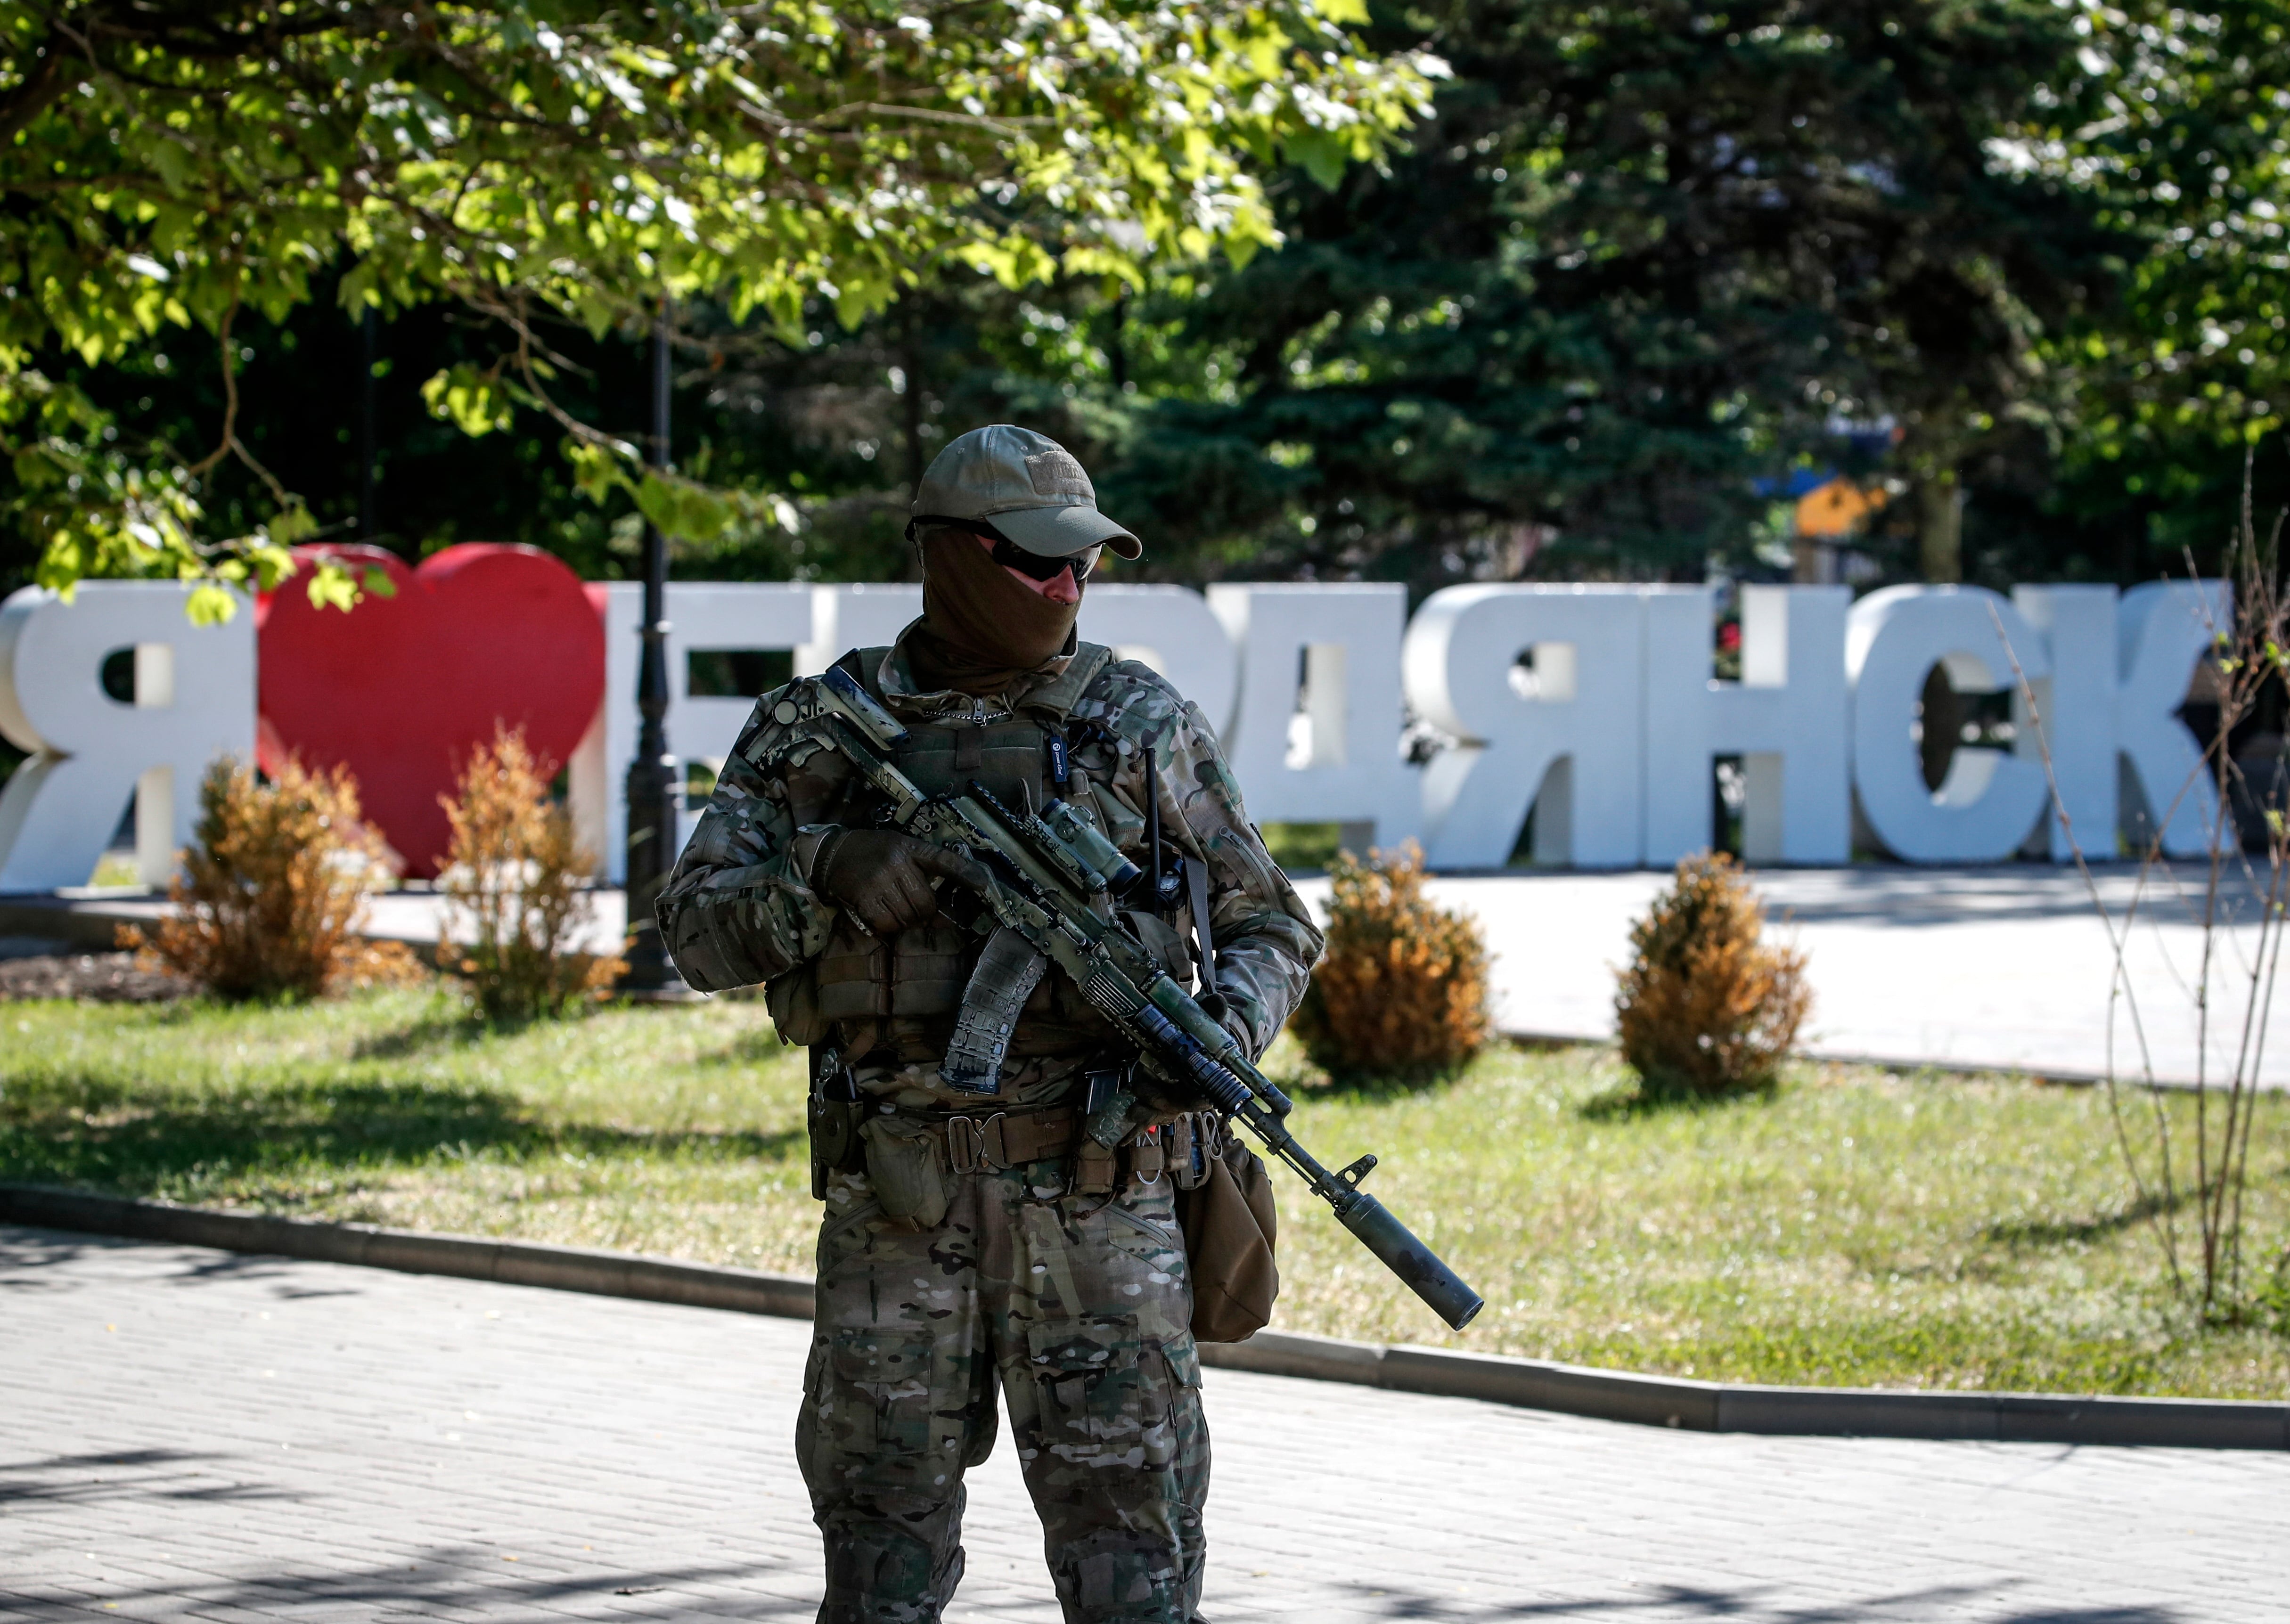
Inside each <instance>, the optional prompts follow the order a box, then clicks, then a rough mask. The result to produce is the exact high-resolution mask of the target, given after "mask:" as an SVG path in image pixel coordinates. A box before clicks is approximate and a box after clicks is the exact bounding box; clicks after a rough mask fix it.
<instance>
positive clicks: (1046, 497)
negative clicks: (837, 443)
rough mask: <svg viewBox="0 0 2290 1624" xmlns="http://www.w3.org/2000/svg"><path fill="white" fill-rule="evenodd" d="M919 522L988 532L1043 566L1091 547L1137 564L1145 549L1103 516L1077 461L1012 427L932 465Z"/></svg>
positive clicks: (953, 449)
mask: <svg viewBox="0 0 2290 1624" xmlns="http://www.w3.org/2000/svg"><path fill="white" fill-rule="evenodd" d="M913 514H914V517H915V518H916V519H917V520H929V519H957V520H961V519H971V520H976V521H978V522H979V523H981V524H990V525H992V526H993V527H994V529H995V530H996V532H998V533H999V534H1002V535H1005V536H1007V537H1008V538H1009V539H1010V540H1011V542H1012V544H1013V545H1014V546H1017V547H1021V548H1025V550H1026V551H1028V552H1029V553H1037V554H1039V555H1040V556H1042V557H1045V558H1062V557H1065V556H1067V555H1068V554H1069V553H1077V552H1079V551H1081V550H1082V548H1085V547H1098V546H1104V547H1109V548H1112V549H1113V550H1114V551H1115V552H1116V553H1117V554H1119V555H1120V556H1122V557H1124V558H1134V557H1136V556H1138V555H1139V554H1141V553H1142V552H1143V551H1144V550H1145V544H1144V543H1143V542H1141V541H1140V540H1138V539H1137V538H1136V537H1135V536H1133V535H1131V534H1130V533H1129V532H1127V531H1125V530H1124V529H1122V528H1121V526H1120V525H1118V524H1115V523H1114V522H1113V521H1112V520H1111V519H1109V518H1107V517H1106V516H1104V515H1103V514H1101V513H1100V512H1099V511H1098V510H1097V491H1096V488H1095V487H1094V486H1093V485H1092V484H1090V483H1089V476H1088V475H1087V474H1085V473H1083V472H1082V468H1081V464H1080V463H1079V462H1078V461H1077V460H1075V458H1074V454H1073V453H1072V452H1069V451H1068V450H1067V449H1066V448H1065V447H1064V446H1062V445H1061V444H1058V443H1057V442H1056V441H1055V440H1053V439H1052V438H1050V436H1047V435H1045V434H1037V433H1035V432H1034V431H1033V430H1032V429H1030V428H1019V427H1018V426H1017V425H1016V424H1014V423H995V424H992V425H990V426H989V427H987V428H973V429H972V430H971V431H970V432H969V433H968V434H966V435H964V436H961V437H959V438H958V439H957V440H955V441H954V442H953V443H952V444H949V445H948V446H947V448H946V449H945V450H944V451H942V452H939V454H938V455H937V456H935V457H933V458H932V459H931V465H930V467H929V468H926V469H925V470H924V473H923V482H922V485H921V488H920V489H918V490H917V491H916V492H915V504H914V508H913Z"/></svg>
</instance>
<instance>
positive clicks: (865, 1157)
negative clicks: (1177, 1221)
mask: <svg viewBox="0 0 2290 1624" xmlns="http://www.w3.org/2000/svg"><path fill="white" fill-rule="evenodd" d="M818 1053H819V1052H818V1051H814V1055H815V1056H816V1055H818ZM809 1118H810V1127H811V1174H812V1194H813V1196H815V1197H819V1198H821V1199H823V1198H824V1197H825V1196H826V1194H827V1187H828V1181H829V1179H830V1178H831V1177H832V1176H833V1175H834V1174H835V1173H837V1172H865V1173H866V1175H867V1179H868V1182H869V1184H870V1185H871V1186H872V1187H873V1188H874V1192H875V1196H876V1199H877V1201H878V1202H879V1203H881V1204H882V1208H883V1212H884V1216H885V1218H886V1219H888V1220H892V1221H893V1222H901V1223H904V1224H906V1225H908V1226H909V1227H910V1228H915V1229H917V1230H919V1229H928V1228H936V1227H937V1225H938V1224H939V1223H940V1222H941V1220H943V1219H944V1218H945V1216H946V1209H947V1205H948V1204H949V1201H950V1200H951V1198H952V1195H953V1190H952V1184H953V1180H956V1179H959V1178H966V1177H972V1176H975V1175H978V1174H982V1173H998V1172H1008V1171H1009V1170H1011V1169H1013V1168H1018V1167H1029V1166H1035V1165H1037V1164H1043V1163H1060V1164H1062V1166H1061V1167H1060V1169H1059V1170H1058V1171H1059V1173H1060V1174H1061V1177H1060V1178H1059V1179H1058V1193H1059V1194H1060V1195H1077V1196H1109V1195H1111V1194H1112V1193H1113V1192H1114V1191H1115V1190H1117V1189H1118V1188H1121V1187H1122V1186H1123V1185H1124V1184H1125V1183H1126V1182H1132V1181H1133V1182H1134V1183H1136V1184H1139V1185H1141V1186H1145V1187H1148V1188H1149V1187H1151V1186H1153V1185H1155V1184H1157V1183H1158V1182H1160V1180H1163V1179H1164V1178H1166V1179H1168V1180H1170V1182H1171V1183H1172V1184H1173V1187H1174V1188H1177V1189H1178V1190H1181V1191H1189V1190H1193V1189H1196V1188H1198V1187H1199V1186H1200V1184H1201V1182H1202V1181H1203V1180H1205V1179H1206V1178H1208V1177H1209V1175H1210V1172H1211V1171H1212V1167H1213V1163H1214V1162H1215V1159H1216V1157H1217V1156H1219V1155H1220V1154H1221V1150H1222V1147H1223V1140H1224V1125H1223V1123H1222V1122H1221V1119H1220V1118H1219V1117H1218V1116H1216V1115H1215V1114H1214V1113H1213V1112H1208V1111H1196V1112H1187V1113H1185V1114H1184V1115H1182V1116H1177V1117H1175V1118H1173V1119H1172V1120H1167V1121H1160V1122H1148V1123H1144V1124H1140V1125H1138V1126H1136V1127H1134V1128H1132V1129H1131V1130H1130V1131H1129V1132H1127V1133H1126V1134H1125V1135H1124V1136H1123V1137H1122V1138H1121V1139H1120V1140H1118V1141H1117V1142H1116V1143H1114V1144H1112V1145H1106V1144H1103V1143H1101V1142H1100V1141H1099V1140H1097V1139H1095V1138H1093V1137H1092V1136H1091V1135H1090V1134H1089V1133H1087V1132H1085V1131H1084V1124H1085V1122H1086V1121H1087V1120H1088V1118H1087V1116H1086V1114H1085V1111H1083V1110H1079V1109H1077V1108H1074V1107H1073V1106H1071V1105H1065V1104H1060V1105H1052V1106H1037V1107H1033V1108H1024V1107H1021V1108H1014V1109H1011V1110H1000V1111H981V1110H977V1109H955V1110H926V1109H925V1110H917V1109H913V1108H898V1107H893V1106H892V1105H890V1104H889V1103H888V1102H887V1101H884V1100H874V1099H870V1098H868V1097H866V1096H864V1095H863V1094H861V1092H860V1090H859V1088H858V1085H857V1083H856V1081H855V1080H854V1079H853V1077H852V1075H851V1073H850V1071H849V1069H848V1068H842V1067H835V1068H831V1069H827V1070H824V1071H822V1072H821V1074H820V1075H818V1076H814V1078H813V1084H812V1091H811V1100H810V1106H809Z"/></svg>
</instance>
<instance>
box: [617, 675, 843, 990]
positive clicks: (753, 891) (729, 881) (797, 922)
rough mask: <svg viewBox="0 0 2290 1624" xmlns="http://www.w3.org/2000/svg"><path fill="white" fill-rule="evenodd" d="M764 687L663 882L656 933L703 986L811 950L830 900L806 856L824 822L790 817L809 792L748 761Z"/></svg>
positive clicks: (819, 941) (754, 975) (717, 986)
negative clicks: (819, 890) (815, 882)
mask: <svg viewBox="0 0 2290 1624" xmlns="http://www.w3.org/2000/svg"><path fill="white" fill-rule="evenodd" d="M777 698H778V694H777V692H772V693H767V694H765V696H764V697H763V699H762V700H760V701H759V702H758V703H757V706H756V710H755V714H754V715H753V716H750V717H749V719H748V724H747V726H745V727H744V728H742V729H741V731H740V740H739V742H738V744H736V745H734V746H733V750H732V754H731V755H730V756H728V757H726V758H725V763H724V771H723V772H722V773H721V774H720V775H719V776H718V777H717V780H716V793H715V794H714V795H712V796H709V797H708V810H707V811H706V812H702V813H701V815H700V826H699V827H698V828H695V829H693V832H692V839H691V841H690V842H689V843H688V844H686V845H685V848H684V852H683V855H682V856H680V857H678V858H677V862H676V868H675V870H674V872H672V873H671V874H669V876H668V884H666V885H665V886H664V887H662V888H661V894H660V900H659V903H658V905H657V909H656V911H657V914H658V917H659V919H660V932H661V941H662V942H664V943H665V944H666V945H667V948H668V951H669V956H671V957H673V958H674V959H675V960H676V967H677V972H679V973H681V974H682V975H683V977H684V979H685V981H686V982H688V983H689V984H690V985H692V986H693V987H695V988H699V989H700V990H701V991H702V992H724V991H726V990H728V989H730V988H734V987H751V986H753V985H755V984H756V983H757V982H759V981H768V980H771V979H772V978H773V976H776V975H779V974H780V973H781V972H784V971H787V970H789V969H791V968H793V967H794V966H795V965H797V964H800V963H802V962H803V961H804V960H805V959H806V958H810V957H812V956H814V955H816V954H817V953H818V952H819V951H820V949H821V948H823V947H824V946H825V945H826V942H827V932H828V927H829V924H831V923H832V922H833V916H834V911H835V910H834V906H833V904H831V903H829V902H828V901H826V900H824V899H822V898H821V897H820V896H818V895H817V894H816V893H815V892H813V890H812V888H811V873H810V870H811V865H812V863H813V861H814V860H816V859H817V857H818V854H819V847H820V845H821V844H822V842H823V841H824V840H825V837H826V836H828V835H829V834H831V833H833V828H832V826H829V825H825V824H804V823H798V822H797V812H798V810H804V811H810V810H813V809H812V808H810V807H805V806H803V805H802V803H803V802H804V801H805V799H806V798H807V797H805V796H800V795H796V796H791V795H790V793H789V784H788V782H787V781H786V780H784V779H782V778H781V777H779V776H777V775H774V774H770V773H766V772H765V771H764V770H763V769H761V768H759V767H757V765H756V764H755V761H754V760H753V758H752V755H753V753H754V752H756V750H757V746H758V745H759V744H767V743H768V742H769V733H770V731H771V730H772V729H773V727H775V726H776V725H777V724H774V723H773V722H772V721H771V719H770V718H771V708H772V705H773V701H774V700H776V699H777Z"/></svg>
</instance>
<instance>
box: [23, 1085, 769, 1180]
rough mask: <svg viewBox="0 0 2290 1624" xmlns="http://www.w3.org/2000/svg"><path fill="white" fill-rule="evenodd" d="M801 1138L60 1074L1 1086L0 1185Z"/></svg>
mask: <svg viewBox="0 0 2290 1624" xmlns="http://www.w3.org/2000/svg"><path fill="white" fill-rule="evenodd" d="M803 1136H804V1135H803V1130H802V1129H800V1128H791V1129H787V1130H782V1131H780V1132H754V1131H744V1130H727V1131H720V1132H711V1131H683V1132H644V1131H637V1130H629V1129H624V1128H617V1127H613V1126H610V1125H607V1124H597V1123H550V1122H545V1121H541V1120H540V1119H538V1118H536V1117H534V1116H532V1115H531V1113H530V1112H529V1110H528V1109H527V1108H526V1107H525V1105H524V1102H523V1101H521V1100H518V1099H517V1098H516V1096H514V1095H512V1094H509V1093H507V1092H503V1091H500V1090H497V1089H487V1088H472V1087H458V1086H453V1085H450V1084H416V1083H330V1084H291V1083H290V1084H279V1085H276V1086H271V1087H267V1088H262V1089H259V1090H245V1091H238V1092H228V1093H220V1092H218V1093H212V1094H197V1093H187V1092H182V1091H180V1090H169V1089H156V1088H148V1087H139V1086H136V1085H132V1084H121V1083H118V1082H116V1081H115V1080H112V1079H108V1078H104V1079H99V1078H93V1077H84V1076H82V1077H72V1076H64V1077H59V1078H56V1079H53V1080H52V1081H44V1082H43V1083H41V1084H36V1085H34V1086H32V1087H31V1088H28V1089H27V1088H24V1087H22V1086H21V1085H17V1086H12V1088H11V1089H10V1091H9V1092H8V1094H7V1096H6V1098H5V1100H4V1102H0V1179H16V1180H36V1181H40V1182H60V1183H65V1184H69V1185H75V1186H79V1187H83V1188H96V1189H101V1190H105V1191H108V1192H110V1193H113V1194H117V1195H135V1196H140V1195H151V1194H158V1193H177V1192H181V1191H186V1190H195V1189H202V1188H205V1189H212V1188H218V1187H222V1186H228V1185H230V1184H233V1183H236V1182H238V1181H241V1180H247V1179H257V1180H263V1179H268V1180H276V1181H278V1182H279V1183H281V1184H283V1185H287V1186H290V1187H291V1186H293V1185H297V1184H308V1183H311V1182H314V1181H318V1180H326V1179H328V1178H329V1177H330V1176H332V1175H356V1174H359V1173H373V1172H382V1171H385V1170H388V1169H391V1168H402V1167H413V1166H421V1165H429V1164H436V1163H437V1162H438V1161H440V1160H449V1161H450V1160H472V1161H474V1160H480V1159H483V1160H487V1161H494V1162H510V1163H515V1162H521V1161H529V1160H532V1159H534V1158H536V1157H542V1156H556V1155H557V1154H559V1153H571V1154H573V1155H575V1156H581V1157H592V1158H598V1159H603V1160H612V1159H616V1158H620V1157H624V1156H630V1155H637V1154H642V1155H646V1156H674V1155H678V1154H696V1155H698V1156H702V1157H703V1158H705V1159H709V1160H726V1161H729V1160H737V1159H742V1158H749V1157H752V1158H756V1159H759V1160H776V1159H779V1158H781V1157H783V1156H786V1155H788V1154H789V1153H790V1152H791V1151H793V1150H794V1149H795V1148H797V1145H798V1143H799V1141H800V1140H802V1139H803Z"/></svg>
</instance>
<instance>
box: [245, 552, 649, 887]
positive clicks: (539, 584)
mask: <svg viewBox="0 0 2290 1624" xmlns="http://www.w3.org/2000/svg"><path fill="white" fill-rule="evenodd" d="M298 555H299V556H301V557H303V558H305V559H306V560H310V561H315V560H316V559H317V558H319V557H333V558H339V559H340V560H341V561H342V562H343V563H345V564H348V565H349V566H350V567H351V569H352V570H353V571H354V572H364V570H366V569H369V568H372V569H379V570H381V571H384V572H387V573H388V577H389V580H390V583H391V584H392V585H393V586H395V587H396V588H397V595H396V596H395V597H381V596H377V595H375V594H373V593H368V594H367V595H366V596H365V599H364V602H363V603H361V604H358V606H357V607H356V608H355V609H353V610H351V611H350V612H348V614H345V613H343V612H341V611H340V610H339V609H313V608H312V607H311V606H310V600H309V596H308V594H307V593H305V592H304V591H303V590H302V583H301V582H300V580H291V581H289V582H287V583H286V584H285V585H284V587H282V588H280V589H279V590H277V591H276V592H273V593H268V594H266V595H265V596H263V598H262V599H261V601H260V603H258V604H256V605H255V622H254V623H255V636H256V648H257V651H258V652H259V654H260V661H261V664H260V680H259V687H260V696H261V697H260V709H261V725H260V732H259V735H258V744H257V750H256V754H257V756H258V757H259V759H260V761H261V764H262V765H263V767H264V768H265V769H266V770H275V769H276V765H277V764H279V763H281V762H283V761H284V760H285V759H286V758H287V757H288V756H300V758H301V760H302V763H303V764H304V765H306V766H313V767H316V766H333V765H336V764H340V765H343V766H347V767H348V769H349V770H350V772H353V773H354V774H356V778H357V783H358V797H359V799H360V800H361V801H362V802H363V803H364V807H365V814H366V817H367V819H368V820H370V821H372V823H373V824H374V825H375V826H376V827H377V828H380V830H381V832H382V835H383V836H384V837H385V838H386V839H388V842H389V844H391V845H392V846H393V847H395V848H396V851H397V853H398V855H399V856H401V857H403V858H404V860H405V864H406V870H407V872H408V873H412V874H420V875H434V874H436V872H437V869H438V868H439V866H440V865H441V864H442V863H443V862H444V857H445V848H446V845H447V844H448V843H449V841H450V839H451V833H452V831H451V828H450V827H449V826H448V824H447V823H446V820H445V812H444V807H442V806H440V805H439V804H437V797H438V796H441V795H446V794H449V793H451V791H452V788H453V781H454V779H455V776H456V775H457V773H458V772H459V771H460V767H461V765H462V764H463V763H465V762H466V761H467V760H468V756H469V752H470V751H471V750H472V749H474V748H476V746H478V745H480V744H484V743H488V742H490V741H491V740H492V736H493V730H494V728H495V727H496V726H498V725H500V724H507V725H508V726H510V727H522V728H524V738H525V742H526V743H527V744H528V745H530V746H531V747H532V750H533V753H534V754H535V755H537V756H541V757H542V758H544V759H545V760H548V761H551V762H555V763H556V764H559V765H562V764H564V763H565V762H566V761H568V760H570V759H571V757H572V755H573V750H574V748H577V747H578V746H579V744H580V742H581V735H582V734H583V733H585V732H588V730H589V723H590V722H591V721H592V720H593V719H594V718H595V716H596V714H597V700H598V699H599V698H601V697H602V695H603V693H604V689H605V631H604V627H603V625H602V623H601V622H600V621H599V620H598V619H597V611H596V609H595V608H594V607H593V606H592V605H591V604H590V603H589V596H588V594H587V592H586V591H585V590H583V588H582V587H581V578H580V577H579V576H577V575H575V574H574V573H573V572H572V571H571V570H570V569H568V568H566V567H565V565H564V564H563V563H562V562H560V561H559V560H557V559H556V558H552V557H550V556H548V554H547V553H544V552H541V551H540V549H539V548H531V547H508V546H502V545H500V544H497V543H493V542H468V543H464V544H463V545H461V546H459V547H449V548H445V549H444V551H443V552H440V553H436V554H434V555H432V556H430V557H428V558H425V559H423V560H422V561H421V566H420V568H419V569H412V570H409V569H407V568H406V567H405V565H404V563H403V562H401V561H400V560H399V559H398V558H397V557H396V555H394V554H391V553H388V552H384V551H383V550H382V549H381V548H376V547H364V546H353V547H320V548H301V549H298Z"/></svg>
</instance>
